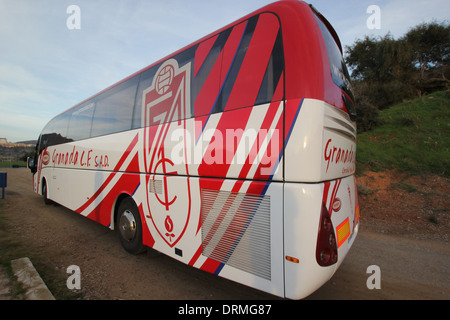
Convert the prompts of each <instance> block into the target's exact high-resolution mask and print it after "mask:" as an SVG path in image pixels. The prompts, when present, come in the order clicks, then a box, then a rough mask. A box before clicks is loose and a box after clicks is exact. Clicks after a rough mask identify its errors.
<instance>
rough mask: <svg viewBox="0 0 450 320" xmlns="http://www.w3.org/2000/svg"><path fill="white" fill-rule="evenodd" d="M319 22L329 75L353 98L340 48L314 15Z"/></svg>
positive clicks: (319, 20)
mask: <svg viewBox="0 0 450 320" xmlns="http://www.w3.org/2000/svg"><path fill="white" fill-rule="evenodd" d="M316 19H317V22H318V23H319V27H320V30H321V31H322V35H323V38H324V40H325V44H326V46H327V52H328V58H329V61H330V69H331V77H332V79H333V81H334V83H335V84H336V85H337V86H338V87H340V88H341V89H342V90H343V91H344V92H345V93H347V94H348V95H349V97H350V98H351V99H352V100H354V99H353V93H352V87H351V82H350V75H349V73H348V70H347V66H346V65H345V61H344V58H343V57H342V52H341V49H340V48H339V46H338V44H337V43H336V41H335V39H334V38H333V36H332V35H331V33H330V31H329V30H328V28H327V26H326V25H325V24H324V23H323V21H322V20H321V19H320V18H319V17H317V16H316Z"/></svg>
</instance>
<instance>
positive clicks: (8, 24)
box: [0, 0, 450, 142]
mask: <svg viewBox="0 0 450 320" xmlns="http://www.w3.org/2000/svg"><path fill="white" fill-rule="evenodd" d="M271 2H274V1H273V0H226V1H218V0H195V1H186V0H70V1H68V0H0V137H1V138H7V139H8V141H10V142H18V141H24V140H36V139H37V138H38V136H39V133H40V131H41V130H42V128H43V127H44V126H45V124H46V123H47V122H48V121H49V120H50V119H51V118H53V117H54V116H56V115H58V114H59V113H61V112H63V111H64V110H66V109H68V108H70V107H72V106H74V105H75V104H77V103H78V102H81V101H82V100H85V99H86V98H89V97H90V96H92V95H94V94H96V93H97V92H99V91H101V90H103V89H105V88H106V87H108V86H110V85H112V84H114V83H116V82H117V81H120V80H121V79H123V78H125V77H127V76H129V75H131V74H133V73H134V72H136V71H138V70H140V69H142V68H144V67H146V66H148V65H150V64H152V63H153V62H155V61H157V60H159V59H161V58H163V57H164V56H166V55H168V54H170V53H172V52H174V51H176V50H178V49H180V48H182V47H184V46H186V45H188V44H190V43H192V42H194V41H195V40H197V39H199V38H201V37H203V36H205V35H207V34H209V33H211V32H213V31H215V30H217V29H219V28H221V27H223V26H225V25H227V24H229V23H231V22H233V21H234V20H237V19H239V18H240V17H242V16H244V15H246V14H248V13H250V12H252V11H254V10H257V9H259V8H260V7H263V6H265V5H267V4H269V3H271ZM307 2H308V3H311V4H312V5H314V7H315V8H316V9H318V10H319V11H320V12H321V13H322V14H323V15H324V16H325V17H326V18H327V19H328V20H329V21H330V23H331V24H332V25H333V26H334V28H335V29H336V31H337V33H338V35H339V37H340V39H341V42H342V44H343V46H344V47H345V46H350V45H352V44H353V43H354V42H355V41H356V40H357V39H361V38H363V37H364V36H365V35H373V36H384V35H386V34H387V33H390V34H391V35H392V36H393V37H394V38H395V39H397V38H399V37H401V36H403V35H404V34H405V33H406V32H407V31H408V30H409V29H410V28H412V27H414V26H416V25H417V24H420V23H424V22H431V21H433V19H435V20H436V21H438V22H442V21H447V22H448V19H449V17H450V2H449V1H448V0H309V1H307ZM73 5H75V6H76V7H73ZM373 6H376V7H373ZM74 9H75V11H74Z"/></svg>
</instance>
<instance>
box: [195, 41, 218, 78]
mask: <svg viewBox="0 0 450 320" xmlns="http://www.w3.org/2000/svg"><path fill="white" fill-rule="evenodd" d="M218 37H219V35H216V36H214V37H212V38H209V39H208V40H206V41H203V42H202V43H200V44H199V45H198V48H197V50H196V51H195V62H194V77H196V76H197V73H198V71H199V70H200V68H201V66H202V65H203V63H204V62H205V59H206V57H207V56H208V54H209V52H210V51H211V49H212V47H213V45H214V42H216V40H217V38H218Z"/></svg>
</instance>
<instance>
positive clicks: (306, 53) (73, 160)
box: [29, 1, 359, 299]
mask: <svg viewBox="0 0 450 320" xmlns="http://www.w3.org/2000/svg"><path fill="white" fill-rule="evenodd" d="M353 101H354V100H353V96H352V92H351V88H350V82H349V76H348V72H347V69H346V66H345V63H344V61H343V58H342V48H341V44H340V41H339V39H338V37H337V35H336V33H335V31H334V30H333V28H332V27H331V25H330V24H329V23H328V21H327V20H326V19H325V18H324V17H323V16H322V15H321V14H319V13H318V12H317V11H316V10H315V9H314V8H313V7H311V6H309V5H308V4H306V3H304V2H300V1H278V2H275V3H273V4H271V5H268V6H266V7H264V8H262V9H260V10H257V11H255V12H253V13H252V14H250V15H247V16H245V17H243V18H241V19H240V20H238V21H236V22H234V23H232V24H230V25H228V26H226V27H224V28H222V29H220V30H218V31H217V32H214V33H212V34H210V35H208V36H206V37H204V38H202V39H200V40H198V41H196V42H195V43H193V44H191V45H189V46H187V47H185V48H183V49H181V50H179V51H177V52H175V53H173V54H171V55H170V56H168V57H166V58H164V59H161V60H160V61H158V62H156V63H154V64H152V65H150V66H149V67H147V68H145V69H143V70H141V71H139V72H137V73H135V74H133V75H131V76H130V77H128V78H126V79H124V80H123V81H120V82H119V83H117V84H115V85H113V86H111V87H109V88H108V89H106V90H104V91H102V92H100V93H98V94H97V95H95V96H93V97H91V98H89V99H87V100H85V101H83V102H82V103H80V104H78V105H76V106H74V107H73V108H71V109H69V110H67V111H66V112H64V113H62V114H60V115H58V116H56V117H55V118H54V119H52V120H51V121H50V122H49V123H48V124H47V126H46V127H45V128H44V129H43V131H42V133H41V135H40V137H39V141H38V144H37V147H36V155H35V158H34V159H30V161H29V167H30V169H31V170H32V172H33V173H34V190H35V191H36V192H37V193H38V194H41V195H43V196H44V198H45V200H46V202H49V201H54V202H57V203H59V204H61V205H63V206H65V207H67V208H69V209H71V210H74V211H76V212H78V213H80V214H82V215H83V216H86V217H88V218H90V219H92V220H95V221H97V222H99V223H101V224H102V225H104V226H108V227H110V228H111V229H113V230H114V229H115V230H118V232H117V233H118V235H119V237H120V240H121V243H122V245H123V247H124V248H125V249H126V250H127V251H129V252H131V253H138V252H141V251H142V250H143V249H145V248H147V247H150V248H153V249H155V250H158V251H160V252H162V253H164V254H167V255H168V256H170V257H172V258H175V259H177V260H179V261H181V262H184V263H186V264H188V265H190V266H193V267H195V268H199V269H202V270H205V271H208V272H211V273H214V274H217V275H220V276H222V277H225V278H228V279H231V280H234V281H236V282H239V283H242V284H244V285H248V286H251V287H254V288H257V289H260V290H263V291H266V292H269V293H271V294H274V295H278V296H282V297H287V298H291V299H300V298H303V297H306V296H307V295H309V294H311V293H312V292H313V291H315V290H316V289H318V288H319V287H320V286H321V285H323V284H324V283H325V282H326V281H328V280H329V279H330V278H331V277H332V275H333V274H334V272H335V271H336V270H337V268H338V267H339V265H340V264H341V263H342V261H343V259H344V257H345V256H346V254H347V253H348V251H349V249H350V247H351V245H352V243H353V242H354V240H355V236H356V234H357V231H358V223H359V204H358V196H357V189H356V181H355V177H354V173H355V152H356V125H355V108H354V102H353Z"/></svg>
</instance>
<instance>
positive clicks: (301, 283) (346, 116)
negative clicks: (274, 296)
mask: <svg viewBox="0 0 450 320" xmlns="http://www.w3.org/2000/svg"><path fill="white" fill-rule="evenodd" d="M289 5H291V6H294V7H298V10H290V12H289V13H288V14H287V15H288V16H286V17H285V18H284V19H281V20H282V21H289V23H286V24H285V28H284V33H283V36H284V41H285V61H286V62H285V63H286V70H287V71H286V101H285V110H286V117H287V118H289V117H294V118H295V121H294V123H295V125H294V126H292V127H291V129H290V132H289V133H288V139H289V141H288V143H287V144H286V148H285V153H284V165H285V168H284V170H285V171H284V181H285V184H284V253H285V259H286V261H285V264H284V266H285V270H284V272H285V296H286V297H287V298H291V299H300V298H303V297H306V296H308V295H309V294H311V293H312V292H314V291H315V290H317V289H318V288H319V287H320V286H321V285H323V284H324V283H325V282H326V281H328V280H329V279H330V278H331V277H332V276H333V274H334V273H335V271H336V270H337V268H338V267H339V266H340V265H341V263H342V261H343V260H344V258H345V256H346V255H347V253H348V251H349V249H350V247H351V246H352V244H353V242H354V240H355V238H356V234H357V232H358V225H359V204H358V195H357V187H356V179H355V175H354V174H355V162H356V160H355V157H356V122H355V108H354V103H353V95H352V92H351V87H350V81H349V76H348V72H347V69H346V66H345V63H344V61H343V58H342V49H341V45H340V42H339V39H338V38H337V35H336V33H335V31H334V30H333V28H332V27H331V25H330V24H329V23H328V21H327V20H326V19H325V18H324V17H323V16H321V15H320V13H318V12H317V11H316V10H315V9H314V8H313V7H310V6H308V5H307V4H305V3H303V2H295V3H292V2H291V3H290V4H289ZM296 28H297V29H298V30H297V32H295V30H296ZM300 29H301V30H300ZM305 30H308V31H305ZM294 37H298V38H297V40H299V41H292V39H294Z"/></svg>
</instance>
